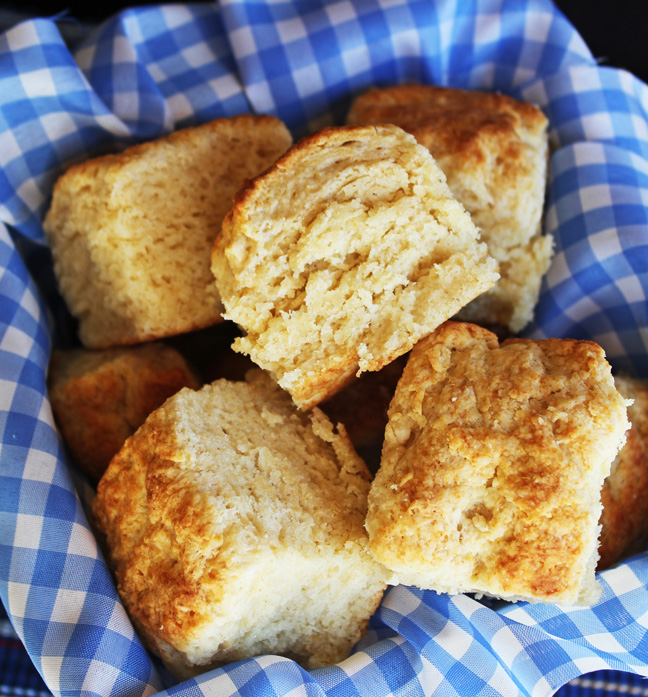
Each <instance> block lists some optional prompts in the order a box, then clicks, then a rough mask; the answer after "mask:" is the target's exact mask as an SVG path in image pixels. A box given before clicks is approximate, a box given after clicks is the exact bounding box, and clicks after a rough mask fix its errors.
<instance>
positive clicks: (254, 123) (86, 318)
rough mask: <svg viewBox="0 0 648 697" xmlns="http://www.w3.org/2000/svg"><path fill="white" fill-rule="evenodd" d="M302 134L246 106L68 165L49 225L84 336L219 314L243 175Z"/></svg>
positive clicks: (158, 328) (121, 335)
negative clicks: (222, 257) (215, 261)
mask: <svg viewBox="0 0 648 697" xmlns="http://www.w3.org/2000/svg"><path fill="white" fill-rule="evenodd" d="M291 142H292V141H291V137H290V134H289V133H288V131H287V129H286V128H285V126H284V125H283V124H282V123H281V122H280V121H279V120H278V119H276V118H274V117H270V116H250V115H247V114H244V115H241V116H236V117H232V118H222V119H216V120H214V121H211V122H210V123H207V124H204V125H202V126H196V127H193V128H186V129H183V130H179V131H176V132H175V133H172V134H170V135H168V136H165V137H162V138H159V139H157V140H154V141H151V142H148V143H144V144H141V145H136V146H134V147H131V148H128V149H127V150H125V151H124V152H122V153H120V154H115V155H106V156H103V157H99V158H95V159H92V160H88V161H86V162H82V163H80V164H78V165H75V166H73V167H71V168H70V169H68V170H67V172H66V173H65V174H63V175H62V176H61V177H60V178H59V180H58V181H57V182H56V185H55V187H54V193H53V197H52V202H51V206H50V209H49V211H48V213H47V215H46V217H45V221H44V229H45V231H46V233H47V235H48V237H49V240H50V243H51V247H52V254H53V257H54V271H55V273H56V277H57V280H58V283H59V287H60V290H61V293H62V295H63V297H64V299H65V301H66V303H67V306H68V308H69V310H70V312H71V313H72V314H73V315H74V316H75V317H76V318H77V319H78V320H79V337H80V339H81V341H82V343H83V344H84V345H85V346H86V347H88V348H109V347H112V346H118V345H125V344H134V343H139V342H143V341H151V340H153V339H159V338H163V337H166V336H172V335H174V334H179V333H182V332H187V331H190V330H193V329H198V328H201V327H205V326H208V325H210V324H214V323H217V322H220V321H221V319H222V318H221V311H222V305H221V302H220V299H219V297H218V293H217V291H216V288H215V286H214V279H213V277H212V275H211V272H210V270H209V264H210V252H211V247H212V244H213V242H214V239H215V237H216V235H217V234H218V231H219V230H220V225H221V223H222V221H223V218H224V217H225V214H226V213H227V210H228V209H229V207H230V206H231V204H232V198H233V196H234V194H235V193H236V191H237V190H238V188H239V187H240V186H241V185H242V183H243V181H244V179H246V178H248V177H252V176H254V175H256V174H258V173H259V172H261V171H262V170H264V169H265V168H266V167H268V166H269V165H270V164H271V163H272V162H273V161H274V160H275V159H276V158H277V157H278V156H279V155H280V154H282V153H283V152H284V151H285V150H286V149H287V148H288V146H289V145H290V143H291Z"/></svg>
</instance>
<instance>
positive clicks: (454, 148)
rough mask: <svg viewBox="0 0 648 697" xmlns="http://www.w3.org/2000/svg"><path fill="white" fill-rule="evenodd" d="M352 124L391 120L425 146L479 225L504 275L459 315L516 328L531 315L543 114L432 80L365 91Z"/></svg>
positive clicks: (543, 241) (537, 278)
mask: <svg viewBox="0 0 648 697" xmlns="http://www.w3.org/2000/svg"><path fill="white" fill-rule="evenodd" d="M348 121H349V123H355V124H358V123H394V124H396V125H397V126H400V127H401V128H403V129H404V130H406V131H407V132H408V133H411V134H413V135H414V136H415V138H416V139H417V141H418V142H419V143H421V144H422V145H424V146H425V147H426V148H428V149H429V150H430V152H431V153H432V155H433V156H434V158H435V159H436V161H437V162H438V164H439V166H440V167H441V169H442V170H443V171H444V173H445V174H446V176H447V178H448V186H449V187H450V190H451V191H452V193H453V194H454V196H456V198H457V199H458V200H459V201H460V202H461V203H462V204H463V205H464V206H465V207H466V209H467V210H468V211H469V212H470V214H471V216H472V219H473V221H474V222H475V224H476V225H477V227H479V228H480V229H481V233H482V239H483V240H484V241H485V242H486V244H487V245H488V248H489V252H490V253H491V254H492V255H493V256H494V257H495V258H496V259H497V261H498V262H499V265H500V274H501V279H500V281H499V282H498V283H497V285H496V286H495V287H494V288H492V289H491V290H490V291H488V292H487V293H484V294H483V295H480V296H479V297H478V298H477V299H476V300H474V301H473V302H471V303H470V304H469V305H468V306H467V307H466V308H464V309H463V310H462V311H461V313H460V314H459V317H460V318H461V319H464V320H466V321H470V322H478V323H480V324H485V323H486V324H493V323H498V324H502V325H505V326H507V327H508V328H509V329H510V330H511V331H513V332H517V331H519V330H520V329H521V328H522V327H523V326H524V325H526V324H527V323H528V322H529V321H530V320H531V318H532V316H533V310H534V307H535V305H536V302H537V300H538V294H539V290H540V283H541V280H542V276H543V274H544V273H545V272H546V270H547V268H548V266H549V262H550V259H551V255H552V248H553V240H552V238H551V237H550V236H549V235H544V236H543V235H542V234H541V227H540V226H541V221H542V210H543V204H544V194H545V185H546V176H547V119H546V117H545V116H544V114H543V113H542V112H541V111H540V109H538V108H537V107H535V106H533V105H531V104H527V103H525V102H520V101H518V100H515V99H512V98H511V97H508V96H506V95H503V94H496V93H492V92H478V91H470V90H459V89H452V88H447V87H434V86H431V85H400V86H395V87H384V88H380V89H373V90H369V91H368V92H366V93H365V94H362V95H360V96H359V97H358V98H357V99H356V100H355V102H354V103H353V105H352V107H351V111H350V113H349V116H348Z"/></svg>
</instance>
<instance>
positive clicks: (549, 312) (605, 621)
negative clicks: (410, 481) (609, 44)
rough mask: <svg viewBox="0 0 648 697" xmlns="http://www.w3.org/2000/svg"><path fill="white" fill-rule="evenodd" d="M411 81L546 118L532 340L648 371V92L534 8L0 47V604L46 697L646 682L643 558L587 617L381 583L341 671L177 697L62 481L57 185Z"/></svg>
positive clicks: (398, 13) (246, 1) (310, 117)
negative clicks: (52, 211) (68, 172)
mask: <svg viewBox="0 0 648 697" xmlns="http://www.w3.org/2000/svg"><path fill="white" fill-rule="evenodd" d="M411 80H414V81H421V82H430V83H436V84H445V85H453V86H461V87H471V88H483V89H498V90H502V91H504V92H507V93H510V94H512V95H514V96H517V97H521V98H523V99H527V100H531V101H534V102H537V103H539V104H540V105H541V106H542V107H543V108H544V109H545V111H546V112H547V114H548V115H549V117H550V119H551V138H552V144H553V146H554V150H553V155H552V160H551V181H550V188H549V201H548V211H547V219H546V228H547V230H548V231H551V232H552V233H553V234H554V235H555V237H556V240H557V253H556V257H555V260H554V263H553V264H552V267H551V269H550V271H549V273H548V275H547V279H546V282H545V284H544V286H543V291H542V296H541V299H540V304H539V307H538V312H537V317H536V321H535V323H534V325H533V326H532V327H531V328H530V330H529V332H528V333H529V334H530V335H532V336H570V337H575V338H591V339H595V340H597V341H599V342H600V343H601V344H603V346H604V347H605V348H606V349H607V351H608V353H609V356H610V358H611V360H612V362H613V363H614V364H615V365H616V366H617V367H619V368H623V369H626V370H628V371H629V372H631V373H634V374H638V375H639V374H643V375H646V370H648V360H647V357H648V333H647V332H648V316H647V314H648V309H647V308H648V304H647V302H646V300H647V298H646V292H647V289H648V275H647V273H648V224H647V223H648V220H647V217H648V96H647V89H648V88H646V86H645V85H643V84H642V83H641V82H639V81H638V80H637V79H635V78H634V77H633V76H631V75H629V74H627V73H624V72H623V71H617V70H611V69H607V68H602V67H599V66H598V65H597V64H596V62H595V61H594V59H593V58H592V56H591V55H590V53H589V51H588V50H587V48H586V46H585V45H584V44H583V42H582V40H581V39H580V37H579V36H578V35H577V34H576V33H575V31H574V30H573V28H572V27H571V26H570V25H569V23H568V22H567V21H566V20H565V19H564V17H563V16H562V15H561V14H560V13H559V12H558V11H556V10H555V8H554V7H553V6H552V5H551V4H550V3H549V2H547V1H544V0H526V1H524V0H510V1H507V0H471V1H470V2H465V1H464V0H455V1H454V2H453V1H452V0H438V1H437V2H431V0H331V1H327V0H318V1H317V2H312V1H311V0H274V1H272V2H271V1H270V0H221V2H219V3H218V5H217V6H216V5H215V4H214V5H211V4H210V5H208V4H198V5H186V6H183V5H165V6H161V7H148V8H141V9H134V10H130V11H127V12H124V13H122V14H120V15H119V16H118V17H116V18H114V19H112V20H110V21H108V22H107V23H106V24H104V25H103V26H102V27H101V28H100V29H99V30H98V31H97V32H96V34H94V35H93V36H91V37H89V39H88V40H87V41H86V42H85V43H84V44H83V45H82V46H80V47H79V48H78V50H77V51H76V52H75V54H74V55H71V53H70V51H69V50H68V48H67V47H66V46H65V44H64V42H63V41H62V39H61V36H60V34H59V32H58V30H57V27H56V24H55V23H54V22H52V21H49V20H35V21H30V22H26V23H24V24H22V25H20V26H18V27H16V28H14V29H12V30H11V31H9V32H7V33H6V34H4V35H2V36H0V327H1V329H0V596H1V598H2V602H3V604H4V605H5V607H6V608H7V610H8V613H9V615H10V617H11V620H12V622H13V625H14V627H15V629H16V631H17V634H18V636H19V637H20V639H21V640H22V641H23V642H24V644H25V645H26V647H27V649H28V651H29V653H30V655H31V657H32V660H33V662H34V664H35V666H36V667H37V668H38V670H39V672H40V673H41V675H42V676H43V678H44V680H45V682H46V684H47V686H48V688H49V689H50V690H51V691H52V692H54V693H55V694H56V695H66V696H69V697H81V695H96V696H101V697H108V696H111V697H117V696H119V697H122V696H123V697H140V696H142V695H149V694H153V693H159V694H164V695H166V694H168V695H177V696H179V697H190V696H191V697H194V696H196V695H205V696H206V697H207V696H211V695H216V694H218V695H244V696H252V695H254V696H255V697H259V696H265V695H267V696H269V697H278V696H284V695H285V696H287V695H291V696H292V695H308V696H310V695H318V696H321V695H328V696H330V697H350V696H357V695H367V697H369V696H371V697H382V696H387V695H392V694H402V695H405V694H407V695H432V694H434V695H441V696H456V695H460V696H466V697H474V696H477V695H480V696H481V695H483V696H487V695H511V696H518V695H534V696H536V695H537V696H542V695H550V694H553V693H554V692H555V691H556V690H560V694H563V695H570V696H573V695H580V696H581V697H585V695H587V694H591V692H587V691H588V690H592V689H598V688H599V686H602V690H603V692H600V691H599V692H597V694H603V693H605V694H616V693H617V692H623V691H626V692H628V691H634V689H635V686H637V685H638V684H639V683H638V682H637V681H638V680H639V678H638V677H637V676H640V675H648V648H647V647H648V636H646V630H647V628H648V627H647V625H648V619H647V617H648V614H647V613H646V608H648V557H647V556H646V555H640V556H638V557H636V558H634V559H633V560H631V561H629V562H627V563H624V564H622V565H621V566H619V567H618V568H616V569H612V570H610V571H607V572H604V573H603V574H601V575H600V578H601V582H602V585H603V588H604V596H603V599H602V601H601V602H600V603H599V604H598V605H596V606H595V607H593V608H587V609H579V610H564V609H561V608H558V607H551V606H545V605H527V604H523V603H521V604H518V605H509V604H506V603H500V602H486V601H483V600H482V601H478V600H476V599H474V598H472V597H469V596H457V597H449V596H447V595H437V594H435V593H430V592H421V591H417V590H415V589H411V588H405V587H396V588H393V589H390V591H389V592H388V593H387V594H386V596H385V598H384V600H383V602H382V604H381V606H380V608H379V609H378V611H377V612H376V614H375V616H374V617H373V618H372V620H371V624H370V630H369V633H368V635H367V637H366V638H365V639H364V640H363V641H362V643H361V645H360V646H359V647H358V648H357V651H356V653H354V655H353V656H351V657H350V658H349V659H348V660H346V661H344V662H343V663H341V664H339V665H337V666H332V667H329V668H324V669H320V670H315V671H312V672H310V673H308V672H305V671H304V670H302V669H301V668H299V667H298V666H297V665H296V664H295V663H294V662H292V661H290V660H288V659H283V658H277V657H262V658H259V659H255V660H249V661H243V662H240V663H237V664H233V665H229V666H226V667H224V668H221V669H218V670H215V671H211V672H209V673H207V674H205V675H203V676H201V677H199V678H196V679H194V680H190V681H187V682H185V683H181V684H178V685H174V684H173V683H172V682H171V681H170V679H169V676H168V675H166V674H165V672H164V671H163V670H162V669H161V668H160V666H159V664H158V663H157V662H156V661H155V660H154V659H152V658H151V657H150V656H149V655H148V654H147V653H146V652H145V651H144V649H143V648H142V646H141V644H140V643H139V641H138V639H137V636H136V634H135V632H134V631H133V628H132V626H131V624H130V622H129V620H128V618H127V616H126V614H125V611H124V609H123V607H122V605H121V604H120V602H119V599H118V597H117V594H116V592H115V588H114V586H113V583H112V581H111V577H110V574H109V572H108V570H107V568H106V565H105V563H104V561H103V559H102V557H101V554H100V552H99V551H98V549H97V545H96V543H95V540H94V538H93V536H92V534H91V532H90V530H89V527H88V524H87V520H86V516H85V513H84V507H83V505H82V501H83V500H85V495H84V492H86V491H87V485H85V484H84V483H83V482H82V481H79V480H78V479H77V478H76V474H75V470H74V468H72V467H68V465H67V464H66V456H65V452H64V450H63V446H62V444H61V442H60V440H59V438H58V435H57V432H56V429H55V427H54V424H53V420H52V415H51V411H50V406H49V402H48V399H47V394H46V384H45V375H46V368H47V363H48V358H49V353H50V350H51V347H52V345H58V344H64V343H65V342H66V341H67V339H68V338H69V336H70V333H71V332H73V330H74V327H73V324H71V323H70V322H69V317H68V316H67V314H66V310H65V308H64V307H63V305H62V303H61V301H60V298H59V296H58V294H57V292H56V284H55V279H54V275H53V271H52V264H51V258H50V255H49V252H48V249H47V247H46V244H45V240H44V235H43V231H42V228H41V220H42V216H43V213H44V210H45V209H46V207H47V203H48V197H49V192H50V191H51V187H52V184H53V182H54V180H55V178H56V176H57V175H58V174H59V173H60V172H61V171H62V169H63V168H64V167H65V166H66V165H68V164H69V163H71V162H73V161H75V160H78V159H81V158H84V157H88V156H90V155H95V154H98V153H101V152H104V151H106V150H107V149H114V148H121V147H123V146H125V145H127V144H129V143H132V142H137V141H140V140H143V139H147V138H152V137H155V136H158V135H160V134H162V133H166V132H168V131H170V130H172V129H174V128H178V127H180V126H184V125H189V124H192V123H200V122H204V121H206V120H208V119H211V118H214V117H218V116H223V115H231V114H235V113H240V112H243V111H247V110H252V111H255V112H269V113H274V114H277V115H278V116H280V117H281V118H282V119H283V120H284V121H285V122H286V123H287V124H288V125H289V127H290V128H291V129H292V131H293V133H294V135H295V136H299V135H301V134H302V133H305V132H307V131H309V130H312V129H314V128H316V127H318V126H321V125H324V124H331V123H340V122H341V121H342V119H343V116H344V113H345V110H346V108H347V107H348V105H349V102H350V99H351V98H352V96H353V95H354V94H356V93H358V92H360V91H362V90H364V89H365V88H367V87H369V86H371V85H377V84H389V83H397V82H403V81H411ZM0 639H1V637H0ZM0 644H1V642H0ZM593 671H596V672H595V673H594V674H593V675H590V676H589V677H584V678H580V679H579V681H578V682H572V683H571V684H569V685H568V686H566V687H562V688H561V686H563V685H565V684H566V683H567V682H568V681H570V680H573V679H574V678H578V676H583V675H585V674H588V675H589V674H591V673H592V672H593ZM619 671H624V672H619ZM34 689H36V688H34ZM637 689H640V688H637ZM17 694H21V693H20V691H19V690H18V691H17ZM23 694H24V693H23Z"/></svg>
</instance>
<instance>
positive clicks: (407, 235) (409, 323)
mask: <svg viewBox="0 0 648 697" xmlns="http://www.w3.org/2000/svg"><path fill="white" fill-rule="evenodd" d="M212 270H213V272H214V276H215V278H216V282H217V286H218V290H219V293H220V295H221V298H222V300H223V304H224V305H225V309H226V313H225V316H226V317H227V318H229V319H232V320H233V321H234V322H236V323H237V324H238V325H239V326H240V327H241V328H242V330H243V331H244V332H245V334H246V335H245V336H244V337H241V338H239V339H237V341H236V342H235V343H234V348H235V350H237V351H239V352H241V353H245V354H248V355H249V356H250V357H251V358H252V360H253V361H254V362H255V363H256V364H257V365H259V366H260V367H261V368H263V369H265V370H266V371H268V372H269V373H270V374H271V375H272V376H273V377H274V379H275V380H276V381H277V382H278V383H279V385H281V386H282V387H283V388H284V389H285V390H287V391H288V392H289V393H290V394H291V396H292V397H293V400H294V401H295V403H296V404H297V406H299V407H300V408H301V409H308V408H310V407H312V406H313V405H315V404H318V403H320V402H322V401H324V400H325V399H327V398H329V397H331V396H332V395H333V394H335V393H336V392H338V391H339V390H340V389H341V388H342V387H344V386H345V385H346V384H348V383H349V381H350V380H351V379H352V378H353V376H354V375H356V374H360V373H362V372H365V371H368V370H371V371H375V370H380V368H382V367H383V366H384V365H386V364H387V363H389V362H391V361H392V360H394V359H395V358H396V357H398V356H400V355H402V354H404V353H406V352H407V351H409V350H410V349H411V347H412V346H413V345H414V344H415V343H416V342H417V341H418V340H419V339H420V338H421V337H423V336H425V335H426V334H428V333H429V332H431V331H432V330H433V329H434V328H435V327H437V326H438V325H439V324H441V323H442V322H443V321H445V320H446V319H448V318H449V317H451V316H452V315H454V314H455V313H456V312H458V311H459V310H460V309H461V307H463V306H464V305H466V304H467V303H468V302H470V300H472V299H473V298H475V297H476V296H477V295H479V294H480V293H482V292H484V291H485V290H487V289H488V288H490V287H492V286H493V285H494V284H495V282H496V281H497V279H498V278H499V276H498V273H497V264H496V262H495V261H494V260H493V259H492V258H491V257H490V256H489V255H488V253H487V249H486V245H485V244H484V243H482V242H480V241H479V234H478V231H477V229H476V228H475V226H474V224H473V223H472V221H471V220H470V216H469V215H468V214H467V213H466V211H465V210H464V208H463V207H462V206H461V204H459V203H457V201H456V200H455V199H454V198H453V197H452V195H451V193H450V190H449V189H448V187H447V184H446V181H445V176H444V175H443V173H442V172H441V170H440V169H439V168H438V167H437V165H436V164H435V163H434V160H433V159H432V157H431V155H430V153H429V152H428V151H427V150H426V149H425V148H423V147H422V146H421V145H418V144H417V143H416V141H415V139H414V138H413V137H412V136H411V135H409V134H407V133H405V132H404V131H403V130H402V129H400V128H398V127H396V126H358V127H341V128H327V129H323V130H322V131H319V132H318V133H316V134H313V135H311V136H308V137H306V138H304V139H303V140H301V141H300V142H298V143H297V144H296V145H295V146H293V147H292V148H291V149H290V150H289V151H288V152H287V153H286V154H285V155H284V156H283V157H281V158H280V159H279V160H278V161H277V162H276V163H275V165H273V166H272V167H271V168H270V169H269V170H268V171H267V172H266V173H264V174H263V175H261V176H259V177H257V178H255V179H254V180H252V181H251V182H250V183H249V184H248V185H247V186H246V187H245V188H244V189H243V190H242V191H241V192H239V194H238V195H237V197H236V200H235V203H234V206H233V207H232V209H231V210H230V212H229V213H228V214H227V216H226V218H225V220H224V222H223V228H222V232H221V234H220V235H219V237H218V239H217V240H216V243H215V244H214V250H213V254H212Z"/></svg>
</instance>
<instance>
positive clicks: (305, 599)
mask: <svg viewBox="0 0 648 697" xmlns="http://www.w3.org/2000/svg"><path fill="white" fill-rule="evenodd" d="M368 488H369V473H368V472H367V469H366V467H365V465H364V463H363V462H362V460H361V459H360V458H359V457H358V456H357V455H356V453H355V452H354V450H353V447H352V446H351V444H350V443H349V440H348V437H347V436H346V435H345V434H344V432H340V433H336V432H335V431H334V429H333V426H332V424H331V422H330V421H329V420H328V419H327V418H326V417H325V416H324V414H323V413H322V412H321V411H320V410H318V409H316V410H314V411H313V412H312V413H310V414H304V413H300V412H298V411H297V409H296V408H295V406H294V405H293V404H292V402H291V400H290V397H289V396H288V395H287V394H286V393H285V392H283V391H282V390H280V389H279V388H278V387H277V386H276V385H275V384H274V382H273V381H272V380H270V379H269V378H268V377H267V376H265V375H264V374H262V373H261V371H258V370H256V371H253V374H251V375H250V376H249V378H248V382H230V381H227V380H218V381H216V382H214V383H212V384H211V385H207V386H205V387H203V388H202V389H201V390H200V391H198V392H194V391H191V390H182V391H181V392H179V393H178V394H177V395H176V396H174V397H173V398H171V399H170V400H168V401H167V402H166V403H165V404H164V406H163V407H161V408H160V409H158V410H157V411H155V412H154V413H153V414H152V415H151V416H150V417H149V418H148V419H147V421H146V423H145V424H144V426H142V428H140V429H139V430H138V431H137V433H136V434H135V435H134V436H132V437H131V438H130V439H129V440H128V441H127V442H126V444H125V446H124V448H123V449H122V450H121V451H120V452H119V454H118V455H117V456H116V457H115V458H114V459H113V461H112V462H111V464H110V467H109V468H108V470H107V472H106V474H105V475H104V476H103V478H102V480H101V482H100V483H99V487H98V493H97V497H96V499H95V501H94V503H93V511H94V515H95V517H96V519H97V522H98V525H99V527H100V529H101V530H102V531H103V532H104V533H105V534H106V535H107V543H108V548H109V554H110V559H111V563H112V565H113V568H114V569H115V573H116V577H117V581H118V587H119V592H120V594H121V597H122V599H123V601H124V604H125V606H126V608H127V609H128V611H129V613H130V615H131V617H132V618H133V620H134V622H135V624H136V626H137V627H138V628H139V630H140V632H141V634H142V636H143V637H144V638H145V639H146V641H147V642H148V644H149V645H150V646H151V647H152V648H153V649H154V650H155V651H156V652H157V653H158V654H159V655H161V657H162V658H163V660H164V661H165V663H166V665H167V667H168V668H169V669H170V670H171V671H172V672H173V673H174V674H175V675H177V676H179V677H186V676H187V675H191V674H196V673H198V672H201V671H204V670H207V669H209V668H210V667H213V666H214V665H217V664H219V663H222V662H229V661H235V660H238V659H243V658H248V657H250V656H255V655H259V654H264V653H279V654H284V655H288V656H290V657H292V658H294V659H296V660H298V661H299V662H300V663H301V664H302V665H303V666H305V667H308V668H315V667H318V666H322V665H326V664H331V663H336V662H338V661H340V660H342V659H343V658H346V656H347V655H348V654H349V652H350V651H351V648H352V647H353V645H354V644H355V643H356V642H357V641H358V639H359V638H360V637H361V635H362V634H363V632H364V630H365V627H366V624H367V621H368V618H369V617H370V615H371V614H372V613H373V611H374V610H375V608H376V606H377V605H378V603H379V602H380V599H381V597H382V593H383V591H384V589H385V586H386V581H387V580H389V578H390V574H389V572H388V571H387V570H386V569H384V568H383V567H381V565H380V564H378V563H377V562H376V561H375V560H374V559H373V557H372V556H371V554H370V553H369V551H368V548H367V547H368V540H367V534H366V531H365V530H364V526H363V524H364V518H365V513H366V506H367V491H368Z"/></svg>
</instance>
